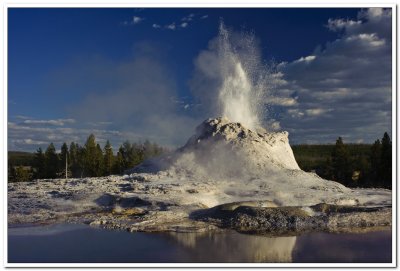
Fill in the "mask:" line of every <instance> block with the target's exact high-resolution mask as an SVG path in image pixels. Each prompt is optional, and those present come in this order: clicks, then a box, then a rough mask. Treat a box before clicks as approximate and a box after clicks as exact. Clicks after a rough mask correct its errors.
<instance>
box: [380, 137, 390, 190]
mask: <svg viewBox="0 0 400 271" xmlns="http://www.w3.org/2000/svg"><path fill="white" fill-rule="evenodd" d="M380 175H381V176H380V177H381V178H382V183H383V185H384V187H386V188H390V189H391V188H392V142H391V141H390V137H389V135H388V133H387V132H385V134H384V135H383V138H382V151H381V163H380Z"/></svg>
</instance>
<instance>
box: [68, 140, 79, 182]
mask: <svg viewBox="0 0 400 271" xmlns="http://www.w3.org/2000/svg"><path fill="white" fill-rule="evenodd" d="M68 163H69V165H70V168H71V174H72V177H74V178H76V177H79V165H78V145H77V144H75V142H71V144H70V145H69V157H68Z"/></svg>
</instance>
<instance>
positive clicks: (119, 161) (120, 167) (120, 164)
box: [113, 146, 124, 174]
mask: <svg viewBox="0 0 400 271" xmlns="http://www.w3.org/2000/svg"><path fill="white" fill-rule="evenodd" d="M123 171H124V157H123V156H122V146H121V147H120V148H119V150H118V152H117V157H116V158H115V162H114V166H113V173H114V174H122V173H123Z"/></svg>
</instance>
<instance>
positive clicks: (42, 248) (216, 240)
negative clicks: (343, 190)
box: [8, 225, 392, 263]
mask: <svg viewBox="0 0 400 271" xmlns="http://www.w3.org/2000/svg"><path fill="white" fill-rule="evenodd" d="M8 257H9V258H8V261H9V262H10V263H183V262H187V263H217V262H234V263H246V262H294V263H318V262H324V263H346V262H358V263H367V262H368V263H370V262H375V263H383V262H391V261H392V233H391V230H390V229H385V230H382V229H381V230H380V231H376V232H366V233H341V234H332V233H309V234H304V235H300V236H297V237H293V236H292V237H266V236H257V235H247V234H240V233H237V232H235V231H224V232H220V233H217V232H214V233H213V232H204V233H129V232H122V231H110V230H102V229H96V228H91V227H88V226H85V225H52V226H41V227H31V228H17V229H8Z"/></svg>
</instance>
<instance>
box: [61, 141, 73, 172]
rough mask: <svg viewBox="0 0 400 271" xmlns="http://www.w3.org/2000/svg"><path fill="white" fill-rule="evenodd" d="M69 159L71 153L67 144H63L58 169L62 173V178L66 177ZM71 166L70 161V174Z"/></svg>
mask: <svg viewBox="0 0 400 271" xmlns="http://www.w3.org/2000/svg"><path fill="white" fill-rule="evenodd" d="M67 159H69V151H68V146H67V143H65V142H64V144H62V146H61V153H60V164H59V169H58V171H59V172H60V175H62V177H65V165H66V162H67ZM69 164H70V161H68V168H67V170H68V172H69V171H70V167H69ZM68 175H70V174H68ZM60 177H61V176H60ZM70 177H71V176H70Z"/></svg>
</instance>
